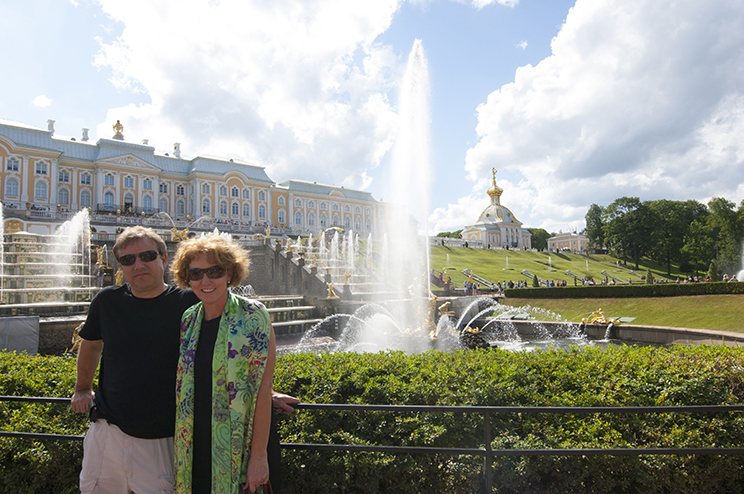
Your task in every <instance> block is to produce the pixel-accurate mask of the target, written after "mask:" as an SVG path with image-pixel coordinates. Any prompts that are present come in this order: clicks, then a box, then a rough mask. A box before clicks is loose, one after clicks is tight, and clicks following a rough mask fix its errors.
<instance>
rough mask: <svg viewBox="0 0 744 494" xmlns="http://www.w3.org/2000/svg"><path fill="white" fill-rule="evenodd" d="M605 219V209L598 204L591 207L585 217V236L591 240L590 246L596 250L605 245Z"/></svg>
mask: <svg viewBox="0 0 744 494" xmlns="http://www.w3.org/2000/svg"><path fill="white" fill-rule="evenodd" d="M603 217H604V208H603V207H602V206H599V205H597V204H592V205H591V206H589V211H587V212H586V215H585V216H584V220H585V221H586V228H585V229H584V235H586V238H588V239H589V246H590V247H592V248H595V249H600V248H602V247H604V245H605V233H604V220H603Z"/></svg>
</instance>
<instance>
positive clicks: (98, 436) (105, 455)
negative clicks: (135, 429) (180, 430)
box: [80, 419, 175, 494]
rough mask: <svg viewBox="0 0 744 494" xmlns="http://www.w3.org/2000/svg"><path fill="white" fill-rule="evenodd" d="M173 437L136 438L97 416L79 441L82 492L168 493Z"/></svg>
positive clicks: (171, 482) (169, 490)
mask: <svg viewBox="0 0 744 494" xmlns="http://www.w3.org/2000/svg"><path fill="white" fill-rule="evenodd" d="M174 480H175V476H174V473H173V438H172V437H166V438H163V439H139V438H136V437H132V436H129V435H127V434H124V433H123V432H122V431H121V429H119V428H118V427H116V426H115V425H113V424H109V423H108V422H106V421H105V420H103V419H98V420H97V421H95V422H93V423H92V424H91V425H90V429H88V433H87V434H86V435H85V440H84V441H83V470H82V471H81V472H80V492H81V493H82V494H104V493H105V494H130V493H134V494H172V492H173V488H174Z"/></svg>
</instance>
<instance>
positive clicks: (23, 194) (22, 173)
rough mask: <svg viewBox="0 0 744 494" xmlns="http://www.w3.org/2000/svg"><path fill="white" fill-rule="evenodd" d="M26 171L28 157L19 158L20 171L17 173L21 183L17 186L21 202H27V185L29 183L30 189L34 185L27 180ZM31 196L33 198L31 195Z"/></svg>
mask: <svg viewBox="0 0 744 494" xmlns="http://www.w3.org/2000/svg"><path fill="white" fill-rule="evenodd" d="M28 171H29V170H28V156H23V157H22V158H21V169H20V170H19V172H18V175H19V177H20V178H21V183H20V184H19V187H20V190H21V202H28V187H29V183H31V187H33V185H34V181H33V180H29V179H28ZM31 196H32V197H33V193H32V194H31Z"/></svg>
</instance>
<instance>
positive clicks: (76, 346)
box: [70, 322, 85, 353]
mask: <svg viewBox="0 0 744 494" xmlns="http://www.w3.org/2000/svg"><path fill="white" fill-rule="evenodd" d="M84 325H85V322H81V323H80V324H79V325H78V327H76V328H75V331H73V332H72V348H70V352H71V353H77V352H78V350H80V343H82V341H83V338H82V337H81V336H80V330H81V329H83V326H84Z"/></svg>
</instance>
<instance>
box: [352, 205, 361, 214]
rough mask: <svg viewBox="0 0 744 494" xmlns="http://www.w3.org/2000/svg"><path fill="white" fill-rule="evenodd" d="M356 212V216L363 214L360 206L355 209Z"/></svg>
mask: <svg viewBox="0 0 744 494" xmlns="http://www.w3.org/2000/svg"><path fill="white" fill-rule="evenodd" d="M354 212H355V213H356V214H361V212H362V208H360V207H359V206H357V207H355V208H354Z"/></svg>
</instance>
